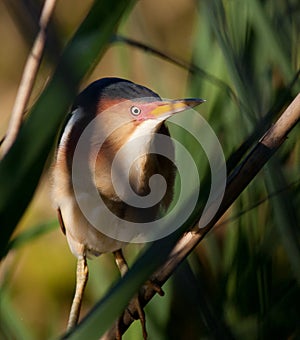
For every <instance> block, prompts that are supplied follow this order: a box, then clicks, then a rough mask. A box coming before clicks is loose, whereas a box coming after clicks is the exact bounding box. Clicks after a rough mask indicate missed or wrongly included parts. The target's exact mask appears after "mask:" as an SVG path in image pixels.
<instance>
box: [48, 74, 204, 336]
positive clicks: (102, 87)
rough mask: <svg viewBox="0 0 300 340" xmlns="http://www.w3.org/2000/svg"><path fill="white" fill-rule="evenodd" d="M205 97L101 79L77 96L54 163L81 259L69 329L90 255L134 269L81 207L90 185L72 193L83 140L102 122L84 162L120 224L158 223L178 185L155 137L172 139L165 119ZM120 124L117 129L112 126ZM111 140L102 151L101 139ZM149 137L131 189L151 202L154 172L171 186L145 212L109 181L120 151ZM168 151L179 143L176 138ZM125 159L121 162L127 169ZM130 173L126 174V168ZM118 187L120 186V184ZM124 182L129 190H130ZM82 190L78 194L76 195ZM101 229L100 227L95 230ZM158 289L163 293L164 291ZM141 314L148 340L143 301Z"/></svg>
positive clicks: (58, 194) (62, 216)
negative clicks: (169, 94) (178, 96)
mask: <svg viewBox="0 0 300 340" xmlns="http://www.w3.org/2000/svg"><path fill="white" fill-rule="evenodd" d="M202 102H203V100H201V99H182V100H174V101H173V100H167V101H166V100H162V99H161V98H160V97H159V95H157V94H156V93H154V92H153V91H151V90H150V89H148V88H146V87H144V86H141V85H137V84H135V83H133V82H130V81H127V80H124V79H119V78H103V79H100V80H97V81H95V82H93V83H92V84H90V85H89V86H88V87H87V88H86V89H85V90H84V91H83V92H81V93H80V94H79V96H78V97H77V99H76V101H75V103H74V105H73V107H72V112H71V114H70V118H69V120H68V122H67V123H66V125H65V127H64V129H63V131H62V134H61V137H60V140H59V144H58V148H57V153H56V157H55V162H54V169H53V178H54V181H53V182H54V191H53V197H54V201H55V204H56V206H57V212H58V219H59V222H60V225H61V228H62V230H63V232H64V233H65V235H66V237H67V240H68V243H69V246H70V249H71V251H72V253H73V254H74V255H75V256H76V257H77V259H78V262H77V276H76V291H75V296H74V299H73V303H72V307H71V312H70V316H69V321H68V329H71V328H73V327H74V326H75V325H76V324H77V322H78V318H79V312H80V307H81V301H82V297H83V292H84V288H85V285H86V282H87V278H88V267H87V261H86V258H87V257H92V256H98V255H100V254H103V253H108V252H112V253H113V254H114V256H115V260H116V263H117V266H118V268H119V270H120V272H121V275H124V274H125V273H126V271H127V270H128V266H127V264H126V261H125V259H124V256H123V253H122V248H123V247H124V246H125V245H126V244H127V242H124V241H122V240H120V239H114V238H111V237H109V236H107V235H106V234H104V233H103V232H101V225H110V224H111V223H113V222H112V221H109V218H107V217H106V220H105V219H103V218H101V213H100V215H99V214H98V215H99V216H100V218H98V219H96V221H95V219H94V220H93V221H94V222H95V223H91V221H90V219H89V218H88V216H87V215H86V214H85V213H84V212H83V211H82V209H81V208H80V206H79V203H78V202H79V201H80V199H79V200H78V197H76V195H77V196H80V197H81V196H82V197H84V198H85V199H87V200H88V199H89V194H90V193H89V191H88V189H86V188H85V187H84V186H82V187H80V188H79V192H78V188H77V191H76V190H74V187H73V174H72V171H73V169H72V168H73V167H74V163H73V157H74V154H75V152H76V147H77V144H78V142H79V140H80V137H81V136H82V134H83V133H84V131H85V130H86V129H87V127H88V126H89V124H90V123H91V122H92V121H93V120H94V119H97V118H99V120H98V123H97V124H95V126H94V128H93V129H92V130H91V131H92V132H91V136H90V137H89V139H88V140H89V142H90V145H89V146H88V148H87V149H86V150H87V151H86V153H87V155H85V156H86V157H84V159H82V160H80V161H79V162H80V163H81V162H86V163H87V169H88V170H87V171H86V172H87V173H88V174H86V173H85V175H87V176H89V181H90V182H91V183H92V184H93V185H94V187H95V188H96V190H97V192H98V193H99V195H100V196H101V198H102V200H103V202H104V203H105V204H106V206H107V207H108V208H109V210H110V211H111V212H112V213H113V214H114V215H115V216H118V217H119V218H121V219H124V220H129V221H132V222H135V223H140V224H141V223H144V222H147V221H150V220H155V219H156V218H157V217H158V215H159V213H160V211H161V210H162V209H166V208H168V206H169V205H170V203H171V201H172V196H173V186H174V177H175V172H174V166H173V165H172V163H171V162H170V161H169V160H168V159H166V158H165V157H163V156H161V155H159V154H157V155H155V154H154V153H153V152H151V153H149V148H150V145H152V144H153V143H155V138H156V137H155V136H157V134H163V135H167V136H169V131H168V128H167V127H166V126H165V124H164V122H165V120H166V119H167V118H168V117H170V116H171V115H173V114H174V113H177V112H180V111H183V110H186V109H188V108H191V107H193V106H195V105H198V104H200V103H202ZM112 125H113V126H116V128H115V129H112V128H111V127H112ZM106 133H107V134H108V135H107V136H106V137H107V138H106V139H105V141H104V142H103V144H102V145H101V148H100V150H99V142H97V141H96V139H97V138H95V136H97V134H101V135H103V134H104V135H105V134H106ZM141 135H143V136H145V139H144V140H143V141H144V142H143V143H139V142H138V143H137V144H135V146H134V148H139V149H140V152H141V156H140V157H139V158H138V159H136V160H135V161H134V164H132V167H131V169H130V173H129V183H130V186H131V188H132V190H133V191H134V192H135V193H136V194H137V195H140V196H146V195H147V194H148V193H149V191H150V187H149V179H150V177H151V176H152V175H153V174H157V173H158V174H161V175H162V176H163V177H164V178H165V180H166V182H167V191H166V193H165V195H164V196H163V198H162V199H161V201H160V202H159V203H157V204H155V205H154V206H152V207H148V208H141V207H135V206H131V205H130V204H128V203H126V202H124V201H123V200H122V199H121V198H120V197H118V195H117V193H116V191H115V187H114V183H113V180H112V177H111V167H112V163H113V160H114V157H115V155H116V153H117V152H118V150H119V149H120V148H121V147H122V146H123V145H124V144H125V143H127V142H128V141H134V139H135V138H138V137H139V136H141ZM168 147H169V150H170V152H171V153H172V149H173V145H172V142H171V140H170V142H169V145H168ZM125 163H126V161H124V164H122V162H121V165H120V167H121V169H120V172H122V171H123V169H122V167H123V165H124V167H127V166H128V165H127V164H126V165H125ZM124 172H125V173H126V169H125V170H124ZM120 182H121V183H119V187H120V185H121V190H122V181H120ZM126 188H127V187H126V186H125V183H124V188H123V189H124V190H126ZM75 191H76V192H75ZM99 210H101V209H100V208H99V207H98V206H97V202H94V201H93V200H90V201H89V211H90V212H91V214H93V212H98V213H99ZM95 224H98V225H95ZM158 290H159V289H158ZM137 312H138V315H139V318H140V320H141V323H142V328H143V334H144V337H146V334H147V333H146V329H145V317H144V313H143V310H142V309H141V308H140V306H139V302H138V298H137Z"/></svg>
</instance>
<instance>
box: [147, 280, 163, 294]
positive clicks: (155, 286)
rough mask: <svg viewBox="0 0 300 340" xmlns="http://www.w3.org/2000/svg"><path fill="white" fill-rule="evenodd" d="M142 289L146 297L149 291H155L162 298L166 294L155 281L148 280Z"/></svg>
mask: <svg viewBox="0 0 300 340" xmlns="http://www.w3.org/2000/svg"><path fill="white" fill-rule="evenodd" d="M142 289H143V290H144V292H143V295H145V293H146V292H147V291H151V290H153V291H155V293H157V294H158V295H160V296H164V295H165V292H164V291H163V289H162V288H161V286H160V285H159V284H158V283H156V282H154V281H152V280H150V279H149V280H147V281H146V282H145V283H144V285H143V287H142Z"/></svg>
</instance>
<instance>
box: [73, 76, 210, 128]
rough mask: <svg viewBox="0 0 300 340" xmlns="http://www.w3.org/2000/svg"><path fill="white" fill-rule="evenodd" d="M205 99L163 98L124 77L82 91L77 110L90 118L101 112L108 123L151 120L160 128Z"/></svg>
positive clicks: (97, 83) (75, 106) (110, 79)
mask: <svg viewBox="0 0 300 340" xmlns="http://www.w3.org/2000/svg"><path fill="white" fill-rule="evenodd" d="M203 101H204V100H202V99H198V98H188V99H180V100H162V99H161V97H160V96H159V95H158V94H157V93H155V92H153V91H152V90H150V89H148V88H147V87H144V86H142V85H138V84H135V83H133V82H131V81H128V80H125V79H121V78H102V79H99V80H97V81H95V82H93V83H92V84H90V85H89V86H88V87H87V88H86V89H85V90H84V91H82V92H81V93H80V94H79V96H78V97H77V99H76V101H75V103H74V105H73V111H74V110H75V109H76V108H80V109H82V110H83V111H84V115H85V117H88V118H89V119H93V118H94V117H96V116H98V115H100V114H101V115H102V116H103V120H105V124H110V122H111V121H114V122H120V124H121V123H124V124H125V123H131V125H133V126H135V127H137V126H138V125H140V124H143V122H145V121H149V120H151V121H152V124H149V125H152V126H155V125H157V127H159V126H161V124H162V122H164V121H165V120H166V119H167V118H169V117H170V116H172V115H173V114H175V113H177V112H180V111H184V110H187V109H189V108H192V107H194V106H196V105H199V104H201V103H202V102H203ZM104 116H105V117H104ZM145 125H147V124H145Z"/></svg>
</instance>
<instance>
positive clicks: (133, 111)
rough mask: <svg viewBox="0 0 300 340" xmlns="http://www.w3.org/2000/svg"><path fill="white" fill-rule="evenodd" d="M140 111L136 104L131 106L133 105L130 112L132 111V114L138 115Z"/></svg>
mask: <svg viewBox="0 0 300 340" xmlns="http://www.w3.org/2000/svg"><path fill="white" fill-rule="evenodd" d="M140 112H141V110H140V109H139V108H138V107H136V106H133V107H132V108H131V113H132V114H133V115H135V116H137V115H139V114H140Z"/></svg>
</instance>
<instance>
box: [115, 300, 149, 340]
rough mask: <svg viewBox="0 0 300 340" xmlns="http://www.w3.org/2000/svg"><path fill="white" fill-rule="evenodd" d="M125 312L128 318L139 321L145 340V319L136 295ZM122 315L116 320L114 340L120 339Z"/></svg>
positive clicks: (146, 336) (146, 335)
mask: <svg viewBox="0 0 300 340" xmlns="http://www.w3.org/2000/svg"><path fill="white" fill-rule="evenodd" d="M126 311H127V312H128V314H129V315H130V317H131V318H132V319H134V320H140V322H141V326H142V332H143V339H144V340H146V339H147V338H148V334H147V330H146V317H145V312H144V310H143V307H142V306H141V302H140V299H139V296H138V295H135V296H134V297H133V299H132V300H131V301H130V303H129V305H128V306H127V308H126ZM124 314H125V313H123V314H122V316H121V317H120V318H119V319H118V320H117V325H116V340H121V339H122V332H121V327H120V326H121V324H122V318H123V317H124Z"/></svg>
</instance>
